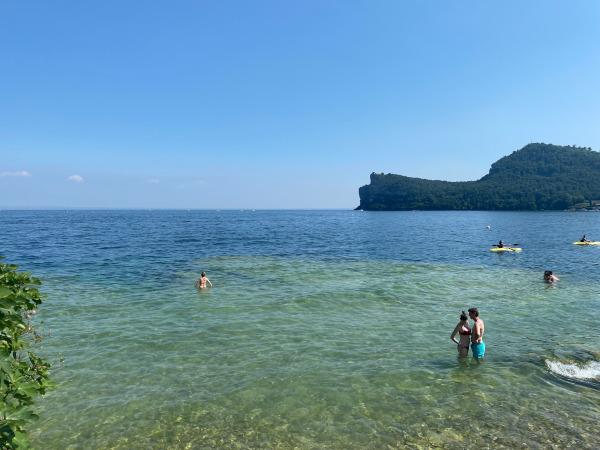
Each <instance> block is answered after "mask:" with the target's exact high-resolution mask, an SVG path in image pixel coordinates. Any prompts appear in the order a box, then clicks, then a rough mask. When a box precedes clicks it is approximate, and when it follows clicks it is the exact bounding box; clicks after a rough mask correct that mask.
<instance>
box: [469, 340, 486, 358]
mask: <svg viewBox="0 0 600 450" xmlns="http://www.w3.org/2000/svg"><path fill="white" fill-rule="evenodd" d="M471 351H472V352H473V357H474V358H483V354H484V353H485V344H484V343H483V342H482V343H481V344H471Z"/></svg>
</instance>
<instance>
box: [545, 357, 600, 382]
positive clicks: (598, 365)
mask: <svg viewBox="0 0 600 450" xmlns="http://www.w3.org/2000/svg"><path fill="white" fill-rule="evenodd" d="M546 366H547V367H548V369H550V370H551V371H552V372H554V373H556V374H557V375H561V376H563V377H568V378H574V379H577V380H593V379H599V380H600V361H589V362H586V363H583V364H575V363H573V364H567V363H562V362H559V361H550V360H546Z"/></svg>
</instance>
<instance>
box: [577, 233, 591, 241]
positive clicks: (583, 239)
mask: <svg viewBox="0 0 600 450" xmlns="http://www.w3.org/2000/svg"><path fill="white" fill-rule="evenodd" d="M579 242H592V241H590V240H587V239H586V238H585V234H584V235H583V237H582V238H581V239H580V241H579Z"/></svg>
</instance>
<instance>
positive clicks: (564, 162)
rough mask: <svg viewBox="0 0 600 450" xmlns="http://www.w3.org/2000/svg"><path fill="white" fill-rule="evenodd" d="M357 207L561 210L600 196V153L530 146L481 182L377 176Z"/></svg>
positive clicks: (499, 163) (498, 165) (497, 164)
mask: <svg viewBox="0 0 600 450" xmlns="http://www.w3.org/2000/svg"><path fill="white" fill-rule="evenodd" d="M359 196H360V205H359V206H358V207H357V208H356V209H364V210H371V211H404V210H413V209H420V210H529V211H536V210H561V209H568V208H571V207H573V206H574V205H576V204H579V203H586V204H587V205H589V206H591V205H592V201H594V200H597V199H600V153H598V152H595V151H592V149H590V148H581V147H571V146H566V147H563V146H558V145H552V144H543V143H542V144H529V145H526V146H525V147H523V148H522V149H520V150H517V151H515V152H513V153H512V154H510V155H509V156H505V157H503V158H501V159H499V160H498V161H496V162H495V163H494V164H492V166H491V168H490V171H489V173H488V174H487V175H486V176H484V177H483V178H481V179H480V180H477V181H463V182H450V181H437V180H424V179H421V178H411V177H405V176H402V175H393V174H387V175H384V174H383V173H382V174H376V173H372V174H371V183H370V184H368V185H366V186H363V187H361V188H360V189H359Z"/></svg>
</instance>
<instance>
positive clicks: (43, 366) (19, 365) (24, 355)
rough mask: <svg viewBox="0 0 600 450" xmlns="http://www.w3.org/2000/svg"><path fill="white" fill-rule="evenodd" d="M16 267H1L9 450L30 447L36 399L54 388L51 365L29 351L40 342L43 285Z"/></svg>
mask: <svg viewBox="0 0 600 450" xmlns="http://www.w3.org/2000/svg"><path fill="white" fill-rule="evenodd" d="M0 258H1V257H0ZM17 267H18V266H16V265H14V264H13V265H9V264H0V448H9V449H12V448H27V447H29V441H28V439H27V434H26V431H25V427H26V425H27V424H28V423H29V422H32V421H34V420H36V419H37V418H38V417H37V416H36V415H35V414H34V413H33V411H32V405H33V403H34V398H35V397H36V396H37V395H40V394H44V393H45V392H46V389H51V388H53V387H54V382H53V381H52V380H50V378H49V376H50V366H51V364H50V363H49V362H48V361H46V360H45V359H44V358H40V357H38V356H36V355H35V354H34V353H33V351H31V350H29V348H30V346H31V344H35V343H37V342H39V341H40V340H41V335H40V334H38V333H37V332H36V330H35V327H34V323H33V318H34V316H35V314H36V309H37V307H38V306H39V305H40V304H41V303H42V300H41V299H42V296H41V295H40V293H39V291H38V290H37V289H36V288H35V287H34V286H39V285H41V282H40V280H38V279H37V278H34V277H32V276H31V274H29V273H26V272H22V273H17V272H16V270H17Z"/></svg>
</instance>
